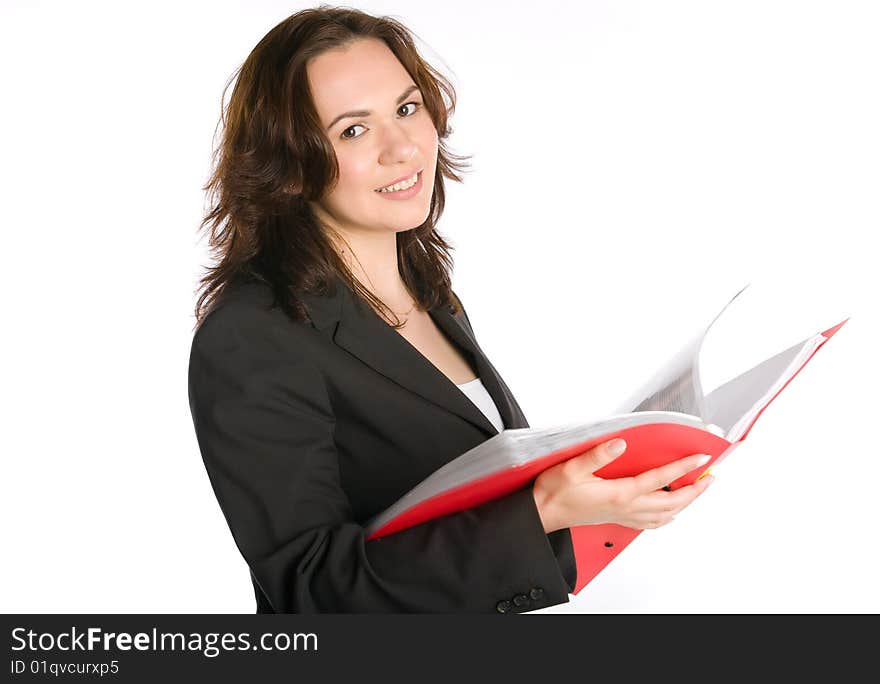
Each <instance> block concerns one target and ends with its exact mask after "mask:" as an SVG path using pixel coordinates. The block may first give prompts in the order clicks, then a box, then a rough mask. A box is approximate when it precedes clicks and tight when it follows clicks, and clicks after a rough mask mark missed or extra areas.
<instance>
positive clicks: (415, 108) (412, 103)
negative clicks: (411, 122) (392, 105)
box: [397, 102, 422, 116]
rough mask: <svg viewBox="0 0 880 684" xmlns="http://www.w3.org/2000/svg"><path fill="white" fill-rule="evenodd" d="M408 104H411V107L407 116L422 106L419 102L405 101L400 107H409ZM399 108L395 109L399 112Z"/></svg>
mask: <svg viewBox="0 0 880 684" xmlns="http://www.w3.org/2000/svg"><path fill="white" fill-rule="evenodd" d="M410 105H412V106H413V109H412V112H411V113H410V114H409V116H412V115H413V114H415V113H416V111H417V110H418V108H419V107H421V106H422V105H421V103H420V102H407V103H406V104H405V105H401V106H400V109H403V108H404V107H409V106H410ZM400 109H398V110H397V111H398V112H399V111H400Z"/></svg>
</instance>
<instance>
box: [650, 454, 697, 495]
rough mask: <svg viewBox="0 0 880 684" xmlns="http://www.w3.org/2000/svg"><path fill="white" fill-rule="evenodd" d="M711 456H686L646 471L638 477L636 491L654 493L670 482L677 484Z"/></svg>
mask: <svg viewBox="0 0 880 684" xmlns="http://www.w3.org/2000/svg"><path fill="white" fill-rule="evenodd" d="M710 458H711V456H710V455H709V454H693V455H691V456H685V457H684V458H680V459H678V460H677V461H673V462H672V463H667V464H666V465H662V466H658V467H657V468H652V469H651V470H646V471H645V472H643V473H640V474H638V475H636V476H635V477H634V478H633V479H634V480H635V484H636V489H637V490H638V491H640V492H645V493H647V492H652V491H654V490H656V489H660V488H662V487H665V486H667V485H668V484H669V483H670V482H675V480H677V479H678V478H680V477H681V476H682V475H687V474H688V473H689V472H691V471H692V470H695V469H696V468H699V467H700V466H702V465H705V464H706V463H708V462H709V459H710Z"/></svg>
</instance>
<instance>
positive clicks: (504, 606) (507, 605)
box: [495, 601, 513, 613]
mask: <svg viewBox="0 0 880 684" xmlns="http://www.w3.org/2000/svg"><path fill="white" fill-rule="evenodd" d="M511 608H513V604H512V603H511V602H510V601H499V602H498V604H497V605H496V606H495V610H497V611H498V612H499V613H509V612H510V610H511Z"/></svg>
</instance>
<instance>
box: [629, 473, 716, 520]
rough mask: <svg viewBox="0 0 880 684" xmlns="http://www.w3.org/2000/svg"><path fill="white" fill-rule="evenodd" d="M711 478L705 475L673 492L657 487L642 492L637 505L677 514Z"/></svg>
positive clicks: (640, 507) (645, 508)
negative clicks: (648, 491) (646, 492)
mask: <svg viewBox="0 0 880 684" xmlns="http://www.w3.org/2000/svg"><path fill="white" fill-rule="evenodd" d="M713 480H714V477H712V476H711V475H706V476H705V477H703V478H700V479H699V480H697V481H696V482H694V483H693V484H690V485H686V486H684V487H680V488H678V489H676V490H675V491H674V492H667V491H665V490H663V489H658V490H655V491H653V492H650V493H648V494H642V495H641V496H640V497H639V499H638V507H639V509H640V510H644V511H650V512H652V513H656V512H668V513H673V514H677V513H679V512H680V511H681V510H683V509H684V508H687V506H689V505H690V504H691V503H692V502H693V501H694V499H696V498H697V497H698V496H700V494H702V493H703V492H705V491H706V489H707V488H708V487H709V485H710V484H711V483H712V481H713Z"/></svg>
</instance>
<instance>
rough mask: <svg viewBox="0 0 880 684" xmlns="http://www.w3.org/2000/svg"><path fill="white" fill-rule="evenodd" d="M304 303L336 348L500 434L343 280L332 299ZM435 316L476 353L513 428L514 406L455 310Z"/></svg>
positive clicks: (481, 371) (482, 373) (308, 298)
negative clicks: (512, 410) (512, 409)
mask: <svg viewBox="0 0 880 684" xmlns="http://www.w3.org/2000/svg"><path fill="white" fill-rule="evenodd" d="M303 302H304V303H305V305H306V307H307V308H308V310H309V315H310V316H311V318H312V322H313V323H314V325H315V327H316V328H318V329H319V330H322V331H324V332H325V333H326V334H328V335H329V336H330V337H331V339H332V340H333V342H334V343H335V344H336V345H338V346H339V347H341V348H342V349H345V350H346V351H347V352H349V353H350V354H352V355H353V356H355V357H357V358H358V359H359V360H361V361H362V362H363V363H365V364H367V365H368V366H370V367H371V368H373V369H374V370H375V371H377V372H379V373H381V374H382V375H384V376H385V377H387V378H389V379H390V380H392V381H394V382H395V383H397V384H398V385H400V386H401V387H404V388H405V389H407V390H409V391H410V392H413V393H414V394H417V395H419V396H420V397H422V398H424V399H426V400H428V401H430V402H431V403H433V404H435V405H437V406H439V407H441V408H443V409H445V410H447V411H451V412H452V413H454V414H456V415H458V416H460V417H461V418H464V419H465V420H467V421H468V422H470V423H472V424H473V425H475V426H477V427H478V428H480V429H481V430H483V431H484V432H486V433H487V434H488V435H489V436H492V435H495V434H497V433H498V431H497V430H496V429H495V427H494V426H493V425H492V423H490V422H489V420H488V419H487V418H486V416H485V415H483V412H482V411H480V410H479V409H478V408H477V407H476V406H474V404H473V402H472V401H471V400H470V399H469V398H468V397H467V396H466V395H465V394H464V393H463V392H462V391H461V390H460V389H459V388H458V387H456V386H455V384H454V383H453V382H452V381H451V380H450V379H449V378H447V377H446V376H445V375H444V374H443V373H442V372H441V371H440V370H439V369H438V368H437V367H436V366H434V364H432V363H431V362H430V361H429V360H428V359H427V358H425V357H424V356H423V355H422V354H421V352H419V351H418V349H416V348H415V347H413V346H412V345H411V344H410V343H409V342H408V341H407V340H406V338H404V337H403V336H402V335H401V334H400V333H398V332H397V331H396V330H394V329H393V328H392V327H391V326H390V325H388V324H387V323H386V322H385V321H384V320H382V319H381V318H380V317H379V316H378V314H376V312H374V311H373V310H372V309H371V308H370V307H369V306H367V305H366V304H364V303H362V302H361V301H360V300H359V299H358V298H357V296H356V295H355V294H354V293H353V292H351V290H349V288H348V287H347V286H346V285H345V284H344V283H343V282H342V281H341V280H337V282H336V291H335V293H333V294H332V295H328V296H316V295H307V296H304V297H303ZM430 315H431V317H432V319H433V320H434V321H435V323H437V326H438V327H439V328H440V329H441V330H443V332H444V333H446V334H447V335H448V336H449V337H450V338H451V339H452V340H453V341H454V342H456V343H457V344H458V345H459V346H460V347H462V348H463V349H464V350H465V351H466V352H468V353H469V354H471V356H472V357H473V359H474V361H475V362H476V366H477V369H478V371H477V372H478V373H479V374H480V377H481V379H482V380H483V383H484V385H485V386H486V389H487V391H488V392H489V394H490V395H491V396H492V398H493V399H494V400H495V403H496V405H497V406H498V411H499V413H500V414H501V416H502V419H503V420H504V424H505V426H507V425H510V424H511V416H512V413H511V407H510V405H509V402H508V400H507V398H506V397H504V396H503V390H502V389H501V385H500V383H499V382H498V379H497V378H496V377H495V373H494V369H492V368H491V365H490V364H489V362H488V360H487V359H486V358H485V355H484V354H483V352H482V350H481V349H480V348H479V347H478V346H477V344H476V342H475V341H474V340H473V339H472V338H471V336H470V334H469V333H468V332H467V331H466V330H464V329H463V328H462V326H461V324H460V323H459V322H458V321H457V320H456V319H455V317H454V316H453V315H452V314H451V313H450V312H449V311H447V310H445V309H435V310H432V311H431V312H430Z"/></svg>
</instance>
